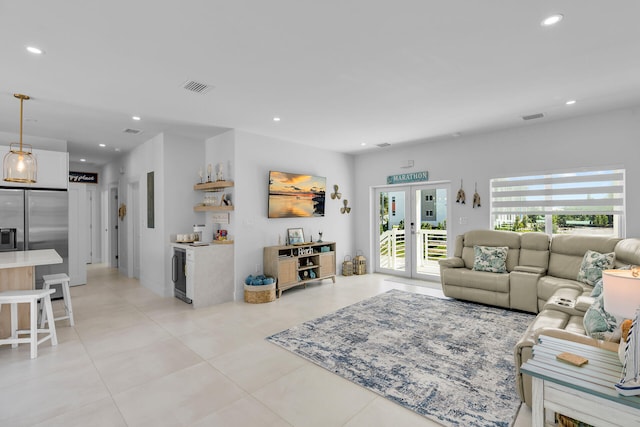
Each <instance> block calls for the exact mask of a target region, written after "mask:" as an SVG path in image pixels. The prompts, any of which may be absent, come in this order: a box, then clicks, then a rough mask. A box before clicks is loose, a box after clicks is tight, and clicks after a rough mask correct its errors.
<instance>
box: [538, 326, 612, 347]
mask: <svg viewBox="0 0 640 427" xmlns="http://www.w3.org/2000/svg"><path fill="white" fill-rule="evenodd" d="M540 335H545V336H548V337H554V338H559V339H562V340H566V341H572V342H577V343H580V344H587V345H590V346H593V347H599V348H603V349H605V350H609V351H615V352H617V351H618V343H617V342H613V341H603V340H597V339H595V338H591V337H589V336H587V335H581V334H577V333H575V332H570V331H565V330H564V329H556V328H542V329H539V330H537V331H536V333H535V340H536V342H537V341H538V338H539V337H540Z"/></svg>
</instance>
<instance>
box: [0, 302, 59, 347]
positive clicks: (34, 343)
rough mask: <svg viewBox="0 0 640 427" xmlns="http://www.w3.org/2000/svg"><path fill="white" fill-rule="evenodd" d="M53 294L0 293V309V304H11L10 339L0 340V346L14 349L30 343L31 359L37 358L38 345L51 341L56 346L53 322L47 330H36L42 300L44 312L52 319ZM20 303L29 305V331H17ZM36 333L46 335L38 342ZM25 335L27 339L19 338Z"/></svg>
mask: <svg viewBox="0 0 640 427" xmlns="http://www.w3.org/2000/svg"><path fill="white" fill-rule="evenodd" d="M54 292H55V289H48V290H45V289H35V290H25V291H19V290H16V291H4V292H0V309H1V308H2V304H11V337H10V338H5V339H0V345H3V344H11V347H12V348H16V347H18V344H22V343H30V344H31V358H32V359H35V358H36V357H38V345H40V344H41V343H43V342H44V341H46V340H48V339H51V345H52V346H54V345H58V336H57V335H56V325H55V322H51V323H50V324H49V327H48V328H47V329H38V302H39V301H40V300H43V302H44V310H45V312H46V313H47V315H48V316H50V317H53V308H52V307H51V294H52V293H54ZM20 303H29V305H30V307H29V310H30V324H29V326H30V329H22V330H18V304H20ZM38 333H47V335H46V336H45V337H43V338H42V339H40V340H39V339H38ZM26 334H29V337H28V338H20V337H19V336H20V335H26Z"/></svg>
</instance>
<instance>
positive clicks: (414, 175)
mask: <svg viewBox="0 0 640 427" xmlns="http://www.w3.org/2000/svg"><path fill="white" fill-rule="evenodd" d="M422 181H429V172H428V171H422V172H411V173H401V174H398V175H389V176H388V177H387V184H404V183H407V182H422Z"/></svg>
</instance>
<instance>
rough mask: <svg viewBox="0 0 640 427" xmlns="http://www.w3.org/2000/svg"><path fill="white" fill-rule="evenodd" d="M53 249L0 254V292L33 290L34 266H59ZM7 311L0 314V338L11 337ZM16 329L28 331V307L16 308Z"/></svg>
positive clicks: (9, 319) (59, 260)
mask: <svg viewBox="0 0 640 427" xmlns="http://www.w3.org/2000/svg"><path fill="white" fill-rule="evenodd" d="M60 263H62V258H61V257H60V255H58V253H57V252H56V251H55V250H54V249H40V250H34V251H13V252H0V291H10V290H29V289H33V287H34V284H35V281H34V267H35V266H36V265H49V264H60ZM23 305H24V304H23ZM10 311H11V310H9V309H6V310H2V311H1V312H0V338H6V337H8V336H9V335H11V326H10V325H11V317H10ZM18 328H19V329H29V307H28V306H26V305H24V307H18Z"/></svg>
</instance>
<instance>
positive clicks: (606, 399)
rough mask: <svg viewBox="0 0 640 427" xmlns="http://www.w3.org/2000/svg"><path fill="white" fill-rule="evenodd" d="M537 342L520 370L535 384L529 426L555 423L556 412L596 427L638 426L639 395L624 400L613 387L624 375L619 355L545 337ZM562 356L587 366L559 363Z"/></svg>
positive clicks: (537, 426)
mask: <svg viewBox="0 0 640 427" xmlns="http://www.w3.org/2000/svg"><path fill="white" fill-rule="evenodd" d="M539 341H540V342H539V343H538V344H536V345H534V346H533V358H532V359H529V360H528V361H527V362H525V363H524V364H523V365H522V367H521V370H522V372H524V373H526V374H529V375H531V377H532V381H533V382H532V385H533V389H532V394H533V403H532V408H531V417H532V426H533V427H542V426H545V425H549V424H550V425H554V413H555V412H558V413H561V414H563V415H566V416H569V417H571V418H574V419H576V420H580V421H582V422H585V423H588V424H591V425H593V426H596V427H599V426H620V427H623V426H624V427H628V426H640V397H638V396H622V395H620V394H618V392H617V391H616V389H615V387H614V384H615V383H617V382H618V381H619V379H620V375H621V372H622V365H621V364H620V360H619V359H618V354H617V353H614V352H612V351H609V350H604V349H601V348H597V347H592V346H589V345H585V344H580V343H575V342H572V341H566V340H562V339H558V338H553V337H548V336H544V335H542V336H540V340H539ZM564 352H569V353H573V354H577V355H579V356H583V357H586V358H587V359H589V362H588V363H587V364H585V365H583V366H581V367H577V366H574V365H571V364H569V363H565V362H561V361H559V360H557V359H556V356H557V355H558V354H560V353H564ZM545 423H547V424H545Z"/></svg>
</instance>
